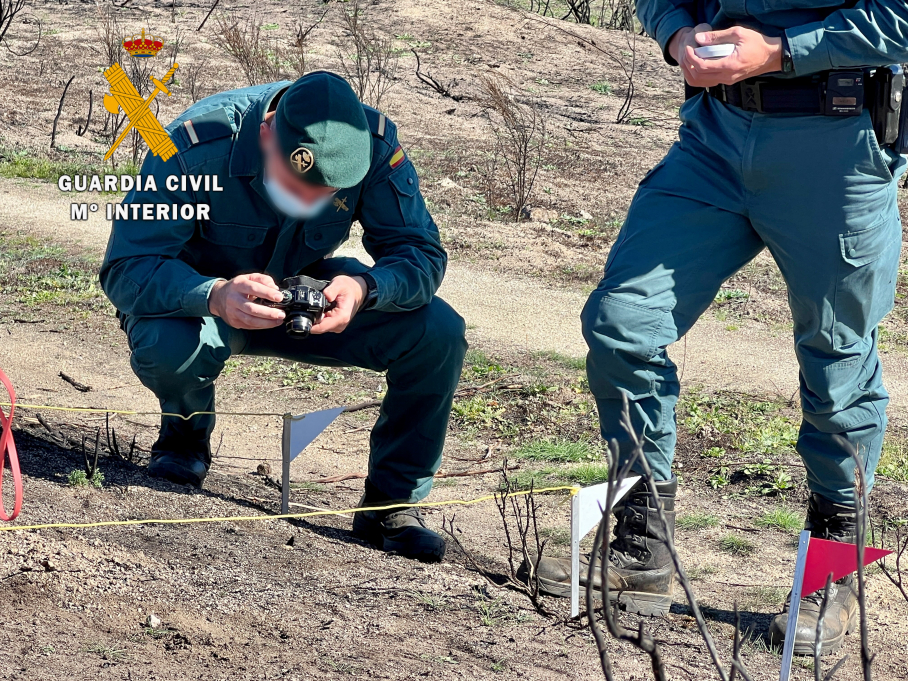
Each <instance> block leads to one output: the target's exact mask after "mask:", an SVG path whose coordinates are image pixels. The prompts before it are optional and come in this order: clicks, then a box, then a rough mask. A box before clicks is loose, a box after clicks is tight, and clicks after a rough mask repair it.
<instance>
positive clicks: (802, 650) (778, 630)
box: [769, 494, 858, 655]
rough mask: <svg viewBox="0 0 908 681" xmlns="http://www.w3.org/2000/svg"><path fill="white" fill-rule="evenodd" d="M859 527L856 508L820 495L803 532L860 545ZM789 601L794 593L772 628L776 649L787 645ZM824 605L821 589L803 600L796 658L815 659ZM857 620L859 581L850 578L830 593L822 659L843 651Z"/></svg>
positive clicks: (811, 504)
mask: <svg viewBox="0 0 908 681" xmlns="http://www.w3.org/2000/svg"><path fill="white" fill-rule="evenodd" d="M856 526H857V521H856V512H855V507H854V505H843V504H836V503H834V502H832V501H829V500H828V499H824V498H823V497H821V496H820V495H818V494H813V495H811V497H810V501H809V505H808V507H807V522H805V523H804V529H807V530H810V536H811V537H817V538H818V539H829V540H831V541H841V542H847V543H849V544H854V543H855V542H856V541H857V532H856V529H857V527H856ZM790 599H791V593H789V594H788V598H787V599H786V601H785V607H784V609H783V610H782V612H781V613H780V614H778V615H776V616H775V617H774V618H773V619H772V622H770V624H769V640H770V641H771V642H772V643H773V644H774V645H782V644H783V643H784V642H785V632H786V631H787V629H788V609H789V605H790ZM822 602H823V590H822V589H821V590H820V591H815V592H814V593H812V594H807V595H806V596H804V597H803V598H801V606H800V612H799V613H798V625H797V626H798V630H797V633H796V634H795V645H794V654H795V655H813V653H814V642H815V639H816V633H817V620H818V619H819V616H820V605H821V603H822ZM857 618H858V592H857V581H856V579H855V577H854V575H848V576H847V577H843V578H842V579H840V580H838V581H837V582H833V584H832V585H831V586H830V589H829V601H828V603H827V605H826V615H825V616H824V617H823V626H822V629H821V630H820V645H821V646H822V647H821V650H820V652H821V654H822V655H828V654H830V653H834V652H835V651H836V650H838V649H839V648H841V647H842V643H843V641H844V640H845V635H846V634H849V633H851V632H852V631H853V630H854V628H855V626H856V625H857Z"/></svg>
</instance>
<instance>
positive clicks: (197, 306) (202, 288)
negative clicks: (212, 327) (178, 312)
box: [181, 275, 223, 317]
mask: <svg viewBox="0 0 908 681" xmlns="http://www.w3.org/2000/svg"><path fill="white" fill-rule="evenodd" d="M218 281H223V279H219V278H218V277H203V276H202V275H198V276H196V277H190V278H189V279H188V280H187V281H186V284H185V287H184V289H183V298H182V300H181V307H182V308H183V312H184V313H185V314H186V316H187V317H210V316H211V312H210V311H209V309H208V296H209V294H210V293H211V287H212V286H214V284H215V282H218Z"/></svg>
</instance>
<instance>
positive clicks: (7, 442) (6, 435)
mask: <svg viewBox="0 0 908 681" xmlns="http://www.w3.org/2000/svg"><path fill="white" fill-rule="evenodd" d="M0 383H3V385H4V386H6V392H8V393H9V403H10V407H9V416H7V415H6V414H5V413H4V412H3V408H2V407H0V426H2V427H3V433H2V434H0V457H2V458H0V520H15V518H16V516H17V515H19V511H20V510H21V509H22V475H21V473H20V472H19V456H18V455H17V454H16V442H15V441H14V440H13V413H14V412H15V411H16V391H15V390H13V384H12V383H10V380H9V379H8V378H7V377H6V374H4V373H3V370H2V369H0ZM6 459H9V469H10V471H12V473H13V487H14V488H15V492H16V499H15V501H14V503H13V512H12V513H11V514H9V515H6V506H5V504H4V503H3V471H4V469H5V468H6Z"/></svg>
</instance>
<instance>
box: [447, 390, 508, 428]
mask: <svg viewBox="0 0 908 681" xmlns="http://www.w3.org/2000/svg"><path fill="white" fill-rule="evenodd" d="M451 413H452V414H453V415H454V417H455V418H457V419H459V420H460V421H462V422H463V423H467V424H471V425H476V426H484V427H489V426H491V425H492V424H493V423H495V422H496V421H498V420H500V419H501V417H502V415H503V414H504V407H502V406H501V405H500V404H499V403H498V401H497V400H493V399H489V398H487V397H484V396H482V395H474V396H473V397H470V398H468V399H466V400H455V402H454V407H453V408H452V410H451Z"/></svg>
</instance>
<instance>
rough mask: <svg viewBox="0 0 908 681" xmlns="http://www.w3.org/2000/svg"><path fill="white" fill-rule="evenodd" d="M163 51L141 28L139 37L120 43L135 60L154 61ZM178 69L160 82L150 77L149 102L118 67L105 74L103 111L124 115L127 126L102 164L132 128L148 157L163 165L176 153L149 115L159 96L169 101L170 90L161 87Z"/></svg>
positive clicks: (155, 38) (161, 42)
mask: <svg viewBox="0 0 908 681" xmlns="http://www.w3.org/2000/svg"><path fill="white" fill-rule="evenodd" d="M162 47H164V39H163V38H160V37H158V36H147V37H146V35H145V29H144V28H143V29H142V32H141V34H139V35H134V36H132V37H129V38H126V39H125V40H123V49H125V50H126V52H127V53H129V55H130V56H131V57H133V58H134V59H148V58H149V57H154V56H155V55H157V54H158V52H160V51H161V48H162ZM179 66H180V65H179V64H177V63H176V62H174V64H173V66H172V67H171V68H170V70H169V71H168V72H167V73H165V74H164V77H163V78H161V79H160V80H158V79H157V78H155V77H154V76H149V78H150V80H151V82H152V83H153V84H154V86H155V89H154V92H152V93H151V94H150V95H149V96H148V99H143V98H142V95H140V94H139V91H138V90H137V89H136V86H135V85H133V84H132V81H130V80H129V77H128V76H127V75H126V72H125V71H124V70H123V67H121V66H120V64H119V63H114V65H113V66H111V67H110V68H109V69H107V70H106V71H105V72H104V78H106V79H107V82H108V83H109V84H110V94H106V95H104V108H105V109H107V110H108V111H109V112H110V113H112V114H114V115H116V114H118V113H120V109H121V108H122V109H123V113H125V114H126V117H127V119H128V120H129V124H128V125H127V126H126V127H125V128H124V129H123V132H122V133H120V136H119V137H118V138H117V139H116V141H114V143H113V144H112V145H111V147H110V149H108V150H107V153H106V154H105V155H104V160H105V161H106V160H108V159H109V158H110V157H111V156H112V155H113V153H114V151H116V149H117V147H118V146H120V143H121V142H122V141H123V140H124V139H126V135H127V134H128V133H129V131H130V130H132V129H133V128H135V129H136V130H138V131H139V134H140V135H142V139H143V140H145V143H146V144H148V148H149V149H151V153H152V154H154V155H155V156H160V157H161V158H162V159H163V160H165V161H166V160H167V159H169V158H170V157H171V156H173V155H174V154H175V153H177V148H176V145H175V144H174V143H173V140H171V139H170V135H168V134H167V131H166V130H164V126H162V125H161V123H160V122H159V121H158V119H157V118H156V117H155V115H154V114H153V113H152V111H151V108H150V106H149V105H150V104H151V103H152V101H154V98H155V97H157V96H158V95H159V94H160V93H162V92H163V93H164V94H165V95H167V96H168V97H170V90H168V89H167V87H166V86H165V85H164V84H165V83H166V82H168V81H169V80H170V79H171V78H172V77H173V74H174V73H175V72H176V70H177V69H178V68H179Z"/></svg>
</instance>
